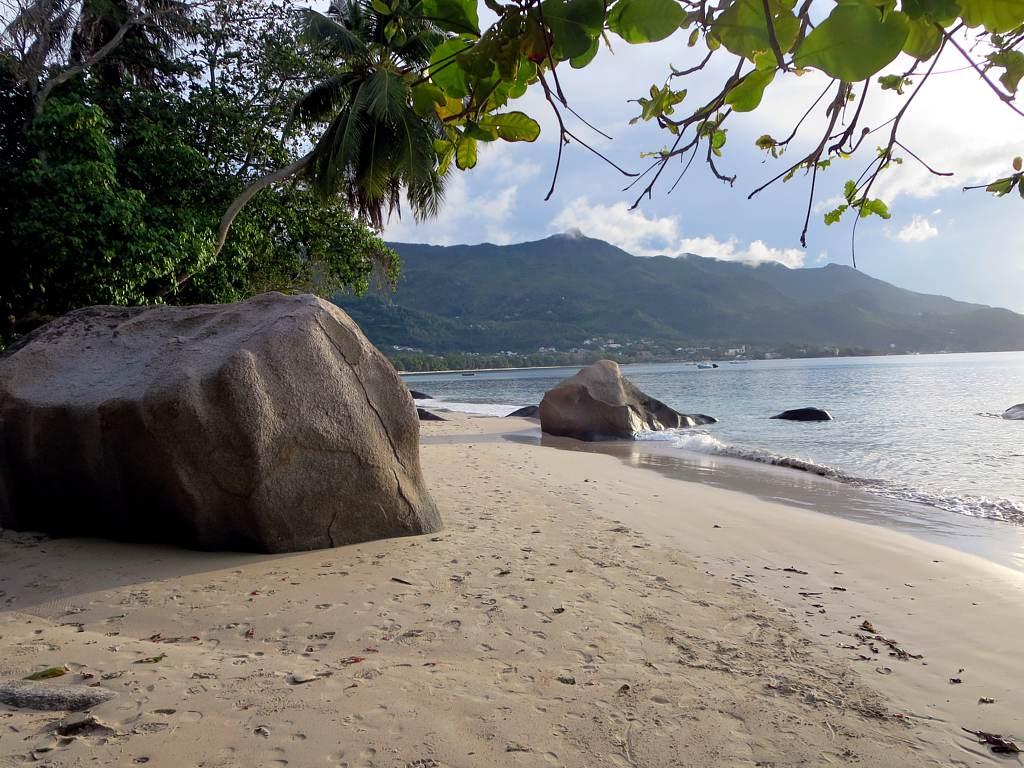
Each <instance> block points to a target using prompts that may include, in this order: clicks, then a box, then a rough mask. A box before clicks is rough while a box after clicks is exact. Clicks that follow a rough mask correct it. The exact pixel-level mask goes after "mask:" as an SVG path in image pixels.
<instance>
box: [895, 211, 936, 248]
mask: <svg viewBox="0 0 1024 768" xmlns="http://www.w3.org/2000/svg"><path fill="white" fill-rule="evenodd" d="M938 234H939V230H938V229H936V228H935V227H934V226H933V225H932V223H931V222H930V221H928V219H926V218H925V217H924V216H915V217H914V218H913V219H911V220H910V223H908V224H907V225H906V226H904V227H903V229H901V230H900V231H899V232H897V233H896V234H895V235H894V236H893V237H895V238H896V239H897V240H902V241H903V242H904V243H920V242H923V241H925V240H931V239H932V238H933V237H937V236H938Z"/></svg>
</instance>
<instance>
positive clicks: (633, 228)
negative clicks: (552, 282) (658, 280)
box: [551, 197, 679, 256]
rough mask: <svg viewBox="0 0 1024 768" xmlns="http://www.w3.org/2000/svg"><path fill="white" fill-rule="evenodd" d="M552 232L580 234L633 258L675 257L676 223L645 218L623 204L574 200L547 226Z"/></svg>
mask: <svg viewBox="0 0 1024 768" xmlns="http://www.w3.org/2000/svg"><path fill="white" fill-rule="evenodd" d="M551 228H552V229H553V230H555V231H566V230H575V229H578V230H580V231H581V232H582V233H583V234H585V235H587V236H588V237H595V238H597V239H598V240H605V241H607V242H609V243H612V244H613V245H617V246H619V247H620V248H622V249H623V250H624V251H629V253H632V254H633V255H635V256H654V255H656V254H659V253H666V252H669V253H675V252H676V251H677V250H678V249H677V248H675V244H676V243H677V241H678V239H679V223H678V222H677V221H676V219H675V218H673V217H671V216H664V217H661V218H648V217H647V216H646V215H645V214H644V212H643V211H641V210H635V211H631V210H629V206H628V205H627V204H626V203H625V202H618V203H615V204H613V205H591V204H590V201H589V200H588V199H587V198H586V197H578V198H576V199H575V200H573V201H572V202H571V203H569V205H567V206H566V207H565V208H563V209H562V212H561V213H559V214H558V215H557V216H556V217H555V218H554V219H553V220H552V222H551Z"/></svg>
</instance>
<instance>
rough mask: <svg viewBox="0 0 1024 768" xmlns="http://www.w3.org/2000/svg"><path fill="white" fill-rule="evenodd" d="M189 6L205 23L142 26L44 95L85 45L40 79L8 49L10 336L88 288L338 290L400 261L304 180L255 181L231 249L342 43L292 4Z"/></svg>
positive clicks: (4, 281)
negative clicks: (150, 32) (234, 219)
mask: <svg viewBox="0 0 1024 768" xmlns="http://www.w3.org/2000/svg"><path fill="white" fill-rule="evenodd" d="M89 1H90V2H92V0H89ZM84 7H85V6H83V8H84ZM94 7H95V6H94ZM190 11H191V15H190V21H189V24H190V25H192V27H191V29H193V30H198V34H197V35H194V36H192V32H190V33H189V35H190V36H186V37H182V38H175V39H174V40H173V41H171V42H172V43H173V45H172V44H171V43H168V44H166V45H165V44H163V42H161V41H162V38H160V37H159V36H154V37H153V38H150V37H146V36H144V35H143V36H140V38H139V40H146V41H148V42H147V44H146V45H141V43H140V48H141V53H140V54H139V55H137V56H136V55H135V54H134V53H132V49H130V48H127V47H126V48H117V47H115V48H113V49H111V53H109V55H107V56H106V57H104V58H103V59H101V60H100V61H99V62H97V64H96V66H95V67H91V68H86V69H84V70H82V71H81V72H79V73H78V74H77V75H76V76H75V77H72V78H68V79H67V80H65V81H63V82H61V83H60V84H59V85H58V86H57V87H55V88H52V89H50V90H49V91H46V95H45V98H41V95H42V94H43V93H44V90H45V89H46V86H45V82H48V81H49V80H50V79H52V78H53V77H55V76H56V75H57V74H59V73H62V72H66V71H69V68H74V67H76V66H79V65H78V64H76V63H75V59H76V58H77V59H81V58H83V57H85V58H88V57H89V56H92V55H94V53H95V52H94V51H93V52H92V53H90V50H91V49H90V47H89V46H86V45H85V44H84V43H82V44H81V45H79V47H78V49H77V50H73V49H74V46H70V45H67V46H66V48H65V54H64V55H65V59H63V60H62V59H60V57H59V56H58V54H56V53H54V54H52V57H51V58H50V59H48V63H47V65H46V66H45V67H44V68H43V70H41V73H40V74H39V76H38V78H37V79H35V80H34V81H32V82H29V80H28V79H26V77H25V72H26V71H27V70H26V69H25V67H24V63H23V61H19V60H17V57H16V56H15V55H14V53H15V52H14V51H13V50H12V49H11V48H10V47H8V49H7V50H6V51H5V54H6V55H5V56H3V57H2V59H0V66H2V68H3V69H2V74H3V75H4V76H3V77H0V88H2V90H3V96H4V99H3V103H2V105H0V172H2V174H3V177H4V179H5V186H4V188H3V189H2V190H0V212H2V214H3V218H2V221H0V238H2V240H3V242H5V243H6V244H8V247H7V248H6V249H5V252H4V255H3V259H2V261H0V317H2V318H3V320H4V322H3V323H2V324H0V327H2V330H0V340H2V339H3V338H9V337H10V335H11V334H12V333H15V332H18V331H23V330H27V329H28V328H31V327H33V326H34V325H37V324H38V323H39V322H41V321H44V320H45V319H47V318H49V317H51V316H54V315H56V314H60V313H62V312H65V311H67V310H69V309H72V308H75V307H78V306H83V305H88V304H96V303H115V304H145V303H153V302H204V301H231V300H236V299H239V298H242V297H245V296H247V295H251V294H253V293H256V292H259V291H264V290H271V289H277V290H312V291H316V292H319V293H321V294H323V295H331V294H333V293H335V292H336V291H338V290H349V291H354V292H361V291H364V290H366V289H367V288H368V287H369V285H370V282H371V280H372V279H373V276H374V275H375V274H376V275H379V276H380V278H381V280H382V282H388V281H393V280H394V279H395V277H396V276H397V267H398V263H397V257H396V256H395V254H394V253H393V252H392V251H391V250H390V249H389V248H387V247H386V246H385V245H384V244H383V242H382V241H381V240H380V239H379V237H378V236H377V235H375V234H374V233H373V232H372V231H371V230H370V229H368V228H367V227H366V226H365V225H364V224H362V223H360V222H359V220H358V219H357V218H356V217H354V216H353V215H352V213H351V211H350V209H349V207H348V204H347V203H346V201H345V200H340V199H336V198H334V199H331V200H327V201H325V200H323V199H322V197H321V196H320V195H319V194H318V193H317V192H316V191H315V190H314V189H313V188H312V186H311V185H310V184H309V183H307V182H305V181H303V180H296V181H293V182H292V183H290V184H286V185H280V186H277V187H275V188H274V189H271V190H268V191H267V192H265V193H264V194H262V195H260V196H258V197H257V198H256V199H255V200H254V201H253V202H252V204H251V205H250V206H249V207H248V208H247V209H246V211H245V213H244V215H243V216H242V217H240V218H239V220H238V223H237V226H236V228H235V231H234V233H233V236H232V238H231V241H230V242H229V243H228V244H227V246H226V247H224V248H223V249H221V250H219V251H218V248H217V246H216V232H217V226H218V222H219V220H220V217H221V214H222V213H223V211H224V210H225V208H226V207H227V206H228V204H229V203H230V202H231V200H232V199H233V198H235V197H236V196H237V195H238V194H239V192H240V191H241V190H242V189H244V188H245V186H246V185H247V184H248V183H249V181H250V180H251V179H253V178H258V177H259V176H261V175H263V174H264V173H265V172H266V171H267V170H268V169H273V168H275V167H277V166H279V165H281V164H287V163H288V162H289V161H290V160H291V159H293V158H295V157H297V156H299V155H300V154H301V150H302V149H303V147H304V146H307V147H308V138H307V137H306V135H305V134H303V133H301V132H297V131H294V130H290V125H291V123H292V117H291V115H292V107H293V104H294V103H295V100H296V99H297V98H298V97H299V96H300V95H301V94H302V93H304V92H305V91H306V90H307V89H308V88H309V87H310V86H311V85H312V84H313V83H315V82H318V81H319V80H320V79H321V78H322V77H323V76H324V75H325V71H327V67H329V66H333V60H330V59H324V58H323V57H320V56H318V55H317V54H316V53H315V52H313V51H310V50H309V49H308V48H307V47H306V46H304V45H303V44H302V43H301V42H300V40H299V37H298V28H297V25H296V24H295V19H294V16H293V14H292V13H291V12H290V10H289V8H288V6H287V5H284V4H280V3H273V2H263V1H262V0H244V1H240V0H223V1H221V0H218V1H217V2H213V3H209V4H206V5H204V6H202V7H198V6H197V7H193V8H191V9H190ZM83 13H84V11H83ZM139 30H140V31H144V30H142V28H141V27H140V28H139ZM107 32H109V28H108V29H107ZM78 33H79V32H78V31H76V30H73V31H71V32H62V33H61V34H62V39H66V38H68V37H69V36H70V37H71V39H74V34H78ZM82 36H83V37H84V34H83V35H82ZM127 39H128V40H129V41H131V38H127ZM139 40H136V42H139ZM102 41H103V38H100V39H98V40H93V41H92V43H91V48H95V47H96V46H97V45H98V46H100V47H102V45H104V43H103V42H102ZM150 43H152V44H150ZM154 49H159V50H158V52H159V55H155V54H154ZM100 63H103V64H105V65H107V66H100ZM55 73H56V74H55Z"/></svg>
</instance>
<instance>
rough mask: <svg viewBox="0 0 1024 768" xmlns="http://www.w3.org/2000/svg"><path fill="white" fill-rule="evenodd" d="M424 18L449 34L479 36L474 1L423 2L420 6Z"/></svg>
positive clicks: (443, 0) (430, 0) (442, 0)
mask: <svg viewBox="0 0 1024 768" xmlns="http://www.w3.org/2000/svg"><path fill="white" fill-rule="evenodd" d="M420 7H421V9H422V13H423V16H424V18H427V19H429V20H430V21H432V22H434V23H435V24H437V26H439V27H441V29H446V30H448V31H449V32H465V33H468V34H471V35H479V34H480V17H479V16H478V15H477V10H476V0H423V2H422V5H421V6H420Z"/></svg>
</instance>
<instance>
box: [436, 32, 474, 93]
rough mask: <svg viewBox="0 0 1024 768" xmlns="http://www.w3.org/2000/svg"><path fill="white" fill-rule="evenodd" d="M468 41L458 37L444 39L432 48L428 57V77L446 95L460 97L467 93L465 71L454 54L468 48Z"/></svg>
mask: <svg viewBox="0 0 1024 768" xmlns="http://www.w3.org/2000/svg"><path fill="white" fill-rule="evenodd" d="M469 46H470V43H469V42H468V41H467V40H465V39H463V38H459V37H454V38H452V39H451V40H446V41H445V42H443V43H441V44H440V45H439V46H437V48H435V49H434V53H433V54H432V55H431V57H430V79H431V80H433V82H434V85H436V86H438V87H439V88H440V89H441V90H442V91H444V92H445V93H446V94H447V95H448V96H451V97H452V98H453V99H461V98H462V97H463V96H468V95H469V86H468V85H467V84H466V73H465V72H464V71H463V70H462V67H460V66H459V64H458V61H456V58H455V57H456V56H457V55H458V54H459V53H461V52H462V51H464V50H466V49H467V48H469Z"/></svg>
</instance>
